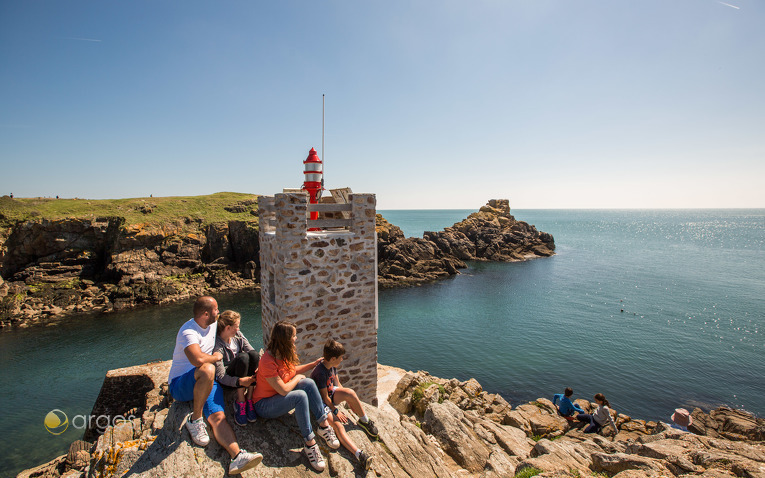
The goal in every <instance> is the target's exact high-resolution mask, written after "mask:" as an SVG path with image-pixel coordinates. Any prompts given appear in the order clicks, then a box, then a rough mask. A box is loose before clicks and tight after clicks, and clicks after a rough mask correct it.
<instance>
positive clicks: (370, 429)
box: [358, 420, 380, 438]
mask: <svg viewBox="0 0 765 478" xmlns="http://www.w3.org/2000/svg"><path fill="white" fill-rule="evenodd" d="M358 425H359V426H360V427H361V429H362V430H364V431H365V432H366V434H367V435H369V438H377V436H378V435H379V434H380V432H379V431H377V427H376V426H375V422H373V421H372V420H369V421H366V422H362V421H361V420H359V421H358Z"/></svg>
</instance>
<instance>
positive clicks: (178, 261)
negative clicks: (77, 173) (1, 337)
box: [0, 199, 555, 329]
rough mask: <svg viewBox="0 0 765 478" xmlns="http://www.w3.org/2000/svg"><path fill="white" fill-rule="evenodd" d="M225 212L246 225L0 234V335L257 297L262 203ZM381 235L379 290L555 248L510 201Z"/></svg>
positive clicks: (92, 225) (70, 227)
mask: <svg viewBox="0 0 765 478" xmlns="http://www.w3.org/2000/svg"><path fill="white" fill-rule="evenodd" d="M146 207H148V206H146ZM225 209H226V211H227V212H228V213H230V214H231V215H233V216H241V217H242V219H241V220H229V221H226V222H217V223H212V224H205V223H203V222H202V221H201V220H199V219H191V218H188V217H178V218H176V219H174V220H173V221H169V222H162V223H161V224H153V223H135V224H128V223H126V221H125V219H124V218H121V217H101V218H99V217H89V218H69V219H60V220H49V219H44V218H39V219H33V220H27V221H23V222H18V223H15V224H13V225H11V226H9V227H5V228H2V227H0V329H10V328H13V327H26V326H31V325H38V324H45V323H54V322H56V321H58V320H62V319H65V318H66V317H69V316H72V315H75V314H82V313H89V312H93V313H108V312H114V311H119V310H125V309H129V308H134V307H139V306H142V305H163V304H167V303H171V302H175V301H179V300H187V299H189V298H192V297H196V296H199V295H204V294H212V295H219V294H221V293H226V292H236V291H243V290H258V289H259V287H260V284H259V278H260V259H259V252H260V245H259V240H258V232H259V229H258V220H257V217H256V216H257V201H256V200H254V199H252V200H240V201H238V202H236V203H234V204H231V205H228V206H225ZM151 210H152V209H151V208H149V209H148V210H147V211H148V212H146V211H144V213H145V214H151ZM376 230H377V236H378V279H379V284H380V286H381V287H400V286H411V285H419V284H423V283H427V282H431V281H435V280H439V279H444V278H447V277H450V276H453V275H455V274H458V273H459V271H458V269H461V268H464V267H466V264H465V261H471V260H478V261H483V260H491V261H521V260H528V259H530V258H534V257H547V256H550V255H552V254H554V250H555V243H554V240H553V237H552V236H551V235H550V234H547V233H544V232H540V231H537V230H536V228H535V227H534V226H530V225H529V224H527V223H525V222H522V221H516V220H515V218H514V217H513V216H512V215H511V214H510V206H509V201H507V200H506V199H500V200H491V201H489V202H488V203H487V204H486V205H485V206H483V207H482V208H481V209H480V210H479V211H478V212H476V213H473V214H471V215H470V216H469V217H468V218H467V219H465V220H464V221H462V222H459V223H457V224H454V225H453V226H452V227H450V228H446V229H444V230H443V231H441V232H427V233H425V235H424V237H423V238H406V237H404V234H403V233H402V232H401V229H400V228H398V227H396V226H394V225H392V224H390V223H388V222H387V221H386V220H385V219H384V218H383V217H382V216H381V215H379V214H378V216H377V226H376Z"/></svg>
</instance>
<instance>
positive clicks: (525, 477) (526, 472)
mask: <svg viewBox="0 0 765 478" xmlns="http://www.w3.org/2000/svg"><path fill="white" fill-rule="evenodd" d="M540 473H542V470H540V469H539V468H534V467H533V466H529V467H526V468H524V469H522V470H521V471H519V472H518V473H516V474H515V475H514V478H530V477H532V476H537V475H538V474H540Z"/></svg>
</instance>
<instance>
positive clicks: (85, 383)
mask: <svg viewBox="0 0 765 478" xmlns="http://www.w3.org/2000/svg"><path fill="white" fill-rule="evenodd" d="M380 212H381V213H382V214H383V216H385V218H386V219H388V220H389V221H390V222H392V223H393V224H396V225H398V226H399V227H401V228H402V229H403V230H404V232H405V233H406V235H407V236H421V235H422V232H423V231H426V230H441V229H443V228H444V227H448V226H450V225H452V224H453V223H454V222H457V221H460V220H462V219H464V218H465V217H466V216H467V215H468V214H469V213H470V212H472V211H469V210H466V211H461V210H450V211H444V210H435V211H434V210H428V211H411V210H408V211H380ZM513 214H514V215H515V217H516V219H518V220H522V221H526V222H528V223H530V224H534V225H536V226H537V228H538V229H539V230H542V231H545V232H549V233H551V234H553V236H554V237H555V243H556V246H557V255H556V256H554V257H551V258H545V259H536V260H533V261H529V262H523V263H513V264H500V263H472V264H470V266H469V268H468V269H466V270H463V271H462V274H460V275H458V276H456V277H453V278H451V279H448V280H445V281H442V282H438V283H434V284H430V285H426V286H421V287H413V288H408V289H399V290H383V291H381V292H380V296H379V315H380V329H379V361H380V362H381V363H384V364H389V365H395V366H398V367H402V368H405V369H408V370H427V371H429V372H430V373H432V374H434V375H437V376H440V377H445V378H451V377H456V378H458V379H460V380H466V379H468V378H470V377H475V378H476V379H477V380H478V381H479V382H480V383H481V384H482V385H483V387H484V389H486V390H488V391H489V392H492V393H501V394H502V395H503V396H504V397H505V398H506V399H508V400H509V401H510V402H511V403H512V404H513V405H514V406H515V405H518V404H519V403H520V402H524V401H528V400H533V399H535V398H537V397H548V398H551V397H552V395H553V393H559V392H562V390H563V388H565V387H566V386H571V387H573V388H574V392H575V396H576V397H582V398H590V399H591V398H592V395H593V394H595V393H596V392H602V393H604V394H605V395H606V397H607V398H608V399H609V401H610V402H611V404H612V406H613V408H615V409H616V410H617V411H619V412H621V413H626V414H629V415H632V416H633V417H637V418H644V419H651V420H667V419H668V417H669V415H670V414H671V413H672V410H673V409H674V408H676V407H679V406H684V407H686V408H693V407H696V406H698V407H701V408H703V409H710V408H713V407H716V406H718V405H722V404H726V405H729V406H733V407H737V408H744V409H746V410H749V411H751V412H753V413H755V414H757V415H759V416H765V401H763V398H762V397H763V395H765V379H764V378H763V377H765V331H764V330H763V328H765V298H764V297H765V210H762V209H744V210H645V211H641V210H624V211H620V210H518V211H513ZM219 302H220V307H221V310H223V309H227V308H228V309H235V310H238V311H240V312H242V313H243V316H244V320H243V324H242V330H243V332H244V333H245V334H246V335H247V336H248V338H250V340H251V341H252V342H254V343H260V342H261V340H262V333H261V326H260V310H259V307H260V306H259V298H258V297H255V296H253V295H252V294H237V295H231V296H223V297H220V298H219ZM189 316H190V306H189V304H176V305H170V306H166V307H161V308H151V309H144V310H138V311H132V312H126V313H120V314H113V315H106V316H89V317H88V316H84V317H79V318H76V319H73V320H69V321H67V322H66V323H64V324H61V325H57V326H52V327H47V328H34V329H27V330H16V331H11V332H3V333H1V334H0V369H1V370H2V374H0V389H1V390H2V391H3V393H2V394H0V395H2V398H1V399H0V403H1V404H2V408H0V409H1V410H2V413H3V418H2V420H1V421H0V475H1V476H13V475H15V473H17V472H18V471H20V470H21V469H23V468H27V467H30V466H33V465H37V464H40V463H42V462H43V461H46V460H49V459H52V458H53V457H55V456H58V455H61V454H63V453H66V446H67V445H68V444H69V443H70V442H71V441H73V440H76V439H78V438H81V435H82V431H81V430H77V429H75V428H74V427H73V426H70V427H69V429H68V430H67V431H66V432H65V433H63V434H62V435H60V436H53V435H51V434H49V433H48V432H47V431H46V430H45V428H44V426H43V419H44V417H45V415H46V414H47V413H48V412H49V411H50V410H52V409H60V410H62V411H64V412H65V413H66V414H67V415H68V416H69V417H70V420H71V417H73V416H75V415H88V414H89V413H90V411H91V407H92V406H93V402H94V400H95V399H96V396H97V395H98V391H99V389H100V387H101V382H102V380H103V377H104V374H105V373H106V371H107V370H109V369H113V368H118V367H125V366H130V365H135V364H141V363H145V362H148V361H152V360H167V359H169V358H170V356H171V354H172V347H173V341H174V338H175V334H176V332H177V330H178V327H179V326H180V324H181V323H182V322H183V321H184V320H186V319H187V318H188V317H189Z"/></svg>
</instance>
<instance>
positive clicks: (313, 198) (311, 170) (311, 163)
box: [301, 148, 324, 220]
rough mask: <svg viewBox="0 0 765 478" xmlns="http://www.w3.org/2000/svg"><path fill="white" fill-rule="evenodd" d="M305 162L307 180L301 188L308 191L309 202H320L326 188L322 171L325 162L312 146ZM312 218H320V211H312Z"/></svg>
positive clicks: (304, 172)
mask: <svg viewBox="0 0 765 478" xmlns="http://www.w3.org/2000/svg"><path fill="white" fill-rule="evenodd" d="M303 164H304V165H305V171H303V174H305V180H304V181H303V187H302V188H301V189H305V190H306V191H308V202H309V203H311V204H319V199H320V198H321V192H322V191H323V190H324V177H323V176H324V173H323V172H322V165H323V163H322V162H321V159H319V155H318V154H317V153H316V150H315V149H314V148H311V151H309V152H308V157H307V158H306V160H305V161H303ZM311 219H312V220H316V219H319V213H318V212H312V213H311Z"/></svg>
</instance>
